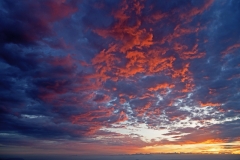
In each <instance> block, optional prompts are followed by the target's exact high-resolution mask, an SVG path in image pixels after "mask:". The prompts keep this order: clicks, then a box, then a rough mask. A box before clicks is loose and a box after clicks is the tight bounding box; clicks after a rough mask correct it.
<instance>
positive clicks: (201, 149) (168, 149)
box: [142, 141, 240, 154]
mask: <svg viewBox="0 0 240 160" xmlns="http://www.w3.org/2000/svg"><path fill="white" fill-rule="evenodd" d="M226 146H227V147H226ZM142 152H143V153H173V152H176V153H209V154H224V153H228V154H240V142H239V141H237V142H232V143H212V144H210V143H209V141H208V143H198V144H182V145H155V146H147V147H143V148H142Z"/></svg>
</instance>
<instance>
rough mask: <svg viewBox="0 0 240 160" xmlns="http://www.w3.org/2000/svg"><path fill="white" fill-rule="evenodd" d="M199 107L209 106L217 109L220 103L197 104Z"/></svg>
mask: <svg viewBox="0 0 240 160" xmlns="http://www.w3.org/2000/svg"><path fill="white" fill-rule="evenodd" d="M199 103H200V106H201V107H207V106H211V107H219V106H221V105H222V104H221V103H212V102H207V103H202V102H199Z"/></svg>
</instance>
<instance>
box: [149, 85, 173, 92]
mask: <svg viewBox="0 0 240 160" xmlns="http://www.w3.org/2000/svg"><path fill="white" fill-rule="evenodd" d="M174 86H175V85H174V84H168V83H162V84H158V85H157V86H155V87H151V88H149V89H148V90H149V91H157V90H159V89H166V88H173V87H174Z"/></svg>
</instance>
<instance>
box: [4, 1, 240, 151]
mask: <svg viewBox="0 0 240 160" xmlns="http://www.w3.org/2000/svg"><path fill="white" fill-rule="evenodd" d="M0 12H1V14H0V23H1V26H0V31H1V32H0V33H1V37H2V38H1V40H0V52H1V54H0V68H1V69H0V70H1V72H0V76H1V79H0V88H1V89H0V114H1V115H0V117H1V118H0V119H1V126H0V128H1V134H0V142H1V145H3V146H4V147H6V146H11V145H20V146H36V145H37V144H38V145H39V143H43V142H38V141H39V140H40V141H60V140H61V141H62V140H64V143H68V141H69V143H70V142H71V141H78V142H79V143H80V144H81V143H84V144H88V145H89V148H91V145H90V144H94V145H93V146H101V145H104V146H115V147H116V150H121V149H123V148H125V150H127V149H130V150H134V149H136V148H141V147H145V146H152V145H171V144H192V143H215V142H221V143H229V142H234V141H239V138H240V135H239V133H240V128H239V124H240V101H239V99H240V94H239V93H240V92H239V91H240V86H239V84H240V80H239V78H240V56H239V52H240V39H239V37H240V31H239V28H240V22H239V18H240V3H239V1H237V0H232V1H224V0H223V1H212V0H206V1H185V0H176V1H170V2H167V3H166V2H165V1H151V0H149V1H67V0H66V1H65V0H63V1H57V0H56V1H54V0H48V1H30V0H29V1H17V2H16V1H11V0H8V1H2V2H0ZM145 130H148V131H149V132H152V133H153V132H155V131H159V132H156V135H154V136H152V135H149V134H146V133H145ZM42 145H43V146H46V144H42ZM75 145H76V146H78V145H79V144H75ZM38 147H39V146H38ZM51 147H53V146H51ZM79 148H81V145H79V146H78V147H77V149H79ZM123 150H124V149H123ZM126 152H127V151H126Z"/></svg>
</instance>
